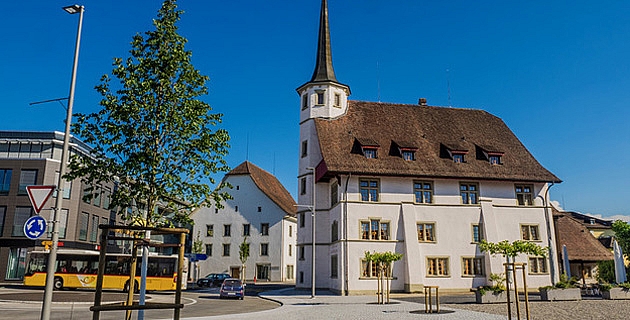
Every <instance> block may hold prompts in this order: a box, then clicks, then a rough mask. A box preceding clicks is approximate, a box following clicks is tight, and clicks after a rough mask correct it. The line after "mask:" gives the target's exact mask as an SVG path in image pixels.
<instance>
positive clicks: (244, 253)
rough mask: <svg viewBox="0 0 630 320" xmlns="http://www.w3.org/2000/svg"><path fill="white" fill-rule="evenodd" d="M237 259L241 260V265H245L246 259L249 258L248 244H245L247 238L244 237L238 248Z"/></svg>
mask: <svg viewBox="0 0 630 320" xmlns="http://www.w3.org/2000/svg"><path fill="white" fill-rule="evenodd" d="M238 258H239V259H240V260H241V263H242V264H245V262H247V258H249V243H248V242H247V237H244V238H243V242H241V244H240V245H239V246H238Z"/></svg>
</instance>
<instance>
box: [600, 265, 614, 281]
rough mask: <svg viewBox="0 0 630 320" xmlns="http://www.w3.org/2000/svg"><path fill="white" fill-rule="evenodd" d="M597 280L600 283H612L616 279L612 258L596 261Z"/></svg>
mask: <svg viewBox="0 0 630 320" xmlns="http://www.w3.org/2000/svg"><path fill="white" fill-rule="evenodd" d="M597 281H599V282H600V283H614V282H615V281H616V278H615V262H614V261H613V260H604V261H598V262H597Z"/></svg>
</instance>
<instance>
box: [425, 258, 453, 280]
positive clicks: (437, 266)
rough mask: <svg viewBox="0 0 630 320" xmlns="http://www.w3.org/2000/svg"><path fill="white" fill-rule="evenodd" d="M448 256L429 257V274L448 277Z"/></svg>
mask: <svg viewBox="0 0 630 320" xmlns="http://www.w3.org/2000/svg"><path fill="white" fill-rule="evenodd" d="M449 275H450V272H449V264H448V258H427V276H432V277H448V276H449Z"/></svg>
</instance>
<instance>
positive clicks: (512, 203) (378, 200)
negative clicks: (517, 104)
mask: <svg viewBox="0 0 630 320" xmlns="http://www.w3.org/2000/svg"><path fill="white" fill-rule="evenodd" d="M297 92H298V94H299V95H300V104H301V105H300V156H299V173H298V179H299V183H298V188H299V190H298V203H299V204H300V206H298V240H297V245H298V250H297V251H298V260H297V274H296V286H297V287H298V288H310V287H311V281H312V278H311V275H312V269H311V264H312V259H311V256H312V249H313V240H312V233H311V230H312V221H313V218H312V217H311V214H310V209H309V207H308V206H309V205H311V204H312V202H313V200H312V199H313V192H314V191H315V198H316V214H315V216H316V219H315V220H316V232H315V238H316V240H315V248H316V258H315V263H316V267H315V270H316V273H315V274H316V277H315V280H316V287H317V288H326V289H330V290H332V291H335V292H338V293H340V294H368V293H373V292H374V291H375V290H376V287H377V285H376V278H375V277H376V272H375V268H374V266H372V265H370V264H369V263H367V262H366V261H364V260H363V257H364V254H365V252H366V251H371V252H374V251H377V252H384V251H392V252H398V253H402V254H404V257H403V259H402V260H401V261H398V262H396V263H394V267H393V276H394V278H393V280H392V290H393V291H405V292H413V291H419V290H421V289H422V287H423V286H425V285H437V286H440V290H443V289H469V288H473V287H477V286H480V285H485V284H486V283H487V281H488V280H487V279H488V277H489V275H490V274H491V273H502V272H503V270H504V269H503V262H504V259H503V258H502V257H500V256H499V257H490V256H489V255H488V254H484V253H482V252H480V250H479V247H478V243H479V241H480V240H482V239H486V240H488V241H491V242H498V241H502V240H509V241H514V240H518V239H522V240H526V241H533V242H535V243H537V244H539V245H541V246H543V247H547V246H549V247H551V248H554V247H555V245H554V243H555V239H554V237H555V236H554V232H553V219H552V216H551V210H549V209H548V208H546V204H548V203H549V201H548V199H547V195H548V190H549V187H550V185H552V184H553V183H559V182H561V180H560V179H559V178H558V177H556V176H555V175H554V174H553V173H551V172H549V171H548V170H546V169H545V168H544V167H543V166H542V165H540V164H539V163H538V162H537V161H536V159H535V158H534V157H533V156H532V155H531V153H530V152H529V151H528V150H527V149H526V148H525V146H523V144H522V143H521V142H520V141H519V140H518V138H517V137H516V136H515V135H514V133H512V131H511V130H510V129H509V128H508V127H507V126H506V125H505V123H504V122H503V121H502V120H501V119H499V118H498V117H496V116H494V115H491V114H489V113H487V112H485V111H482V110H473V109H461V108H444V107H433V106H428V105H427V103H426V99H420V100H419V103H418V105H405V104H394V103H380V102H362V101H351V100H348V96H349V95H350V88H349V86H347V85H345V84H341V83H340V82H338V81H337V79H336V77H335V74H334V71H333V67H332V56H331V47H330V32H329V28H328V8H327V1H326V0H323V1H322V7H321V13H320V28H319V40H318V47H317V62H316V66H315V72H314V74H313V77H312V78H311V80H310V81H309V82H307V83H305V84H304V85H302V86H300V87H299V88H298V89H297ZM313 168H314V169H313ZM313 179H315V184H314V183H313ZM313 185H315V187H313ZM313 189H315V190H313ZM549 256H550V258H549V257H548V258H545V257H535V256H525V255H522V256H519V257H517V259H516V261H518V262H525V263H527V268H528V276H527V277H528V278H527V284H528V286H529V287H530V288H537V287H539V286H544V285H549V284H551V283H552V281H553V279H557V277H558V276H557V271H556V270H558V264H557V261H556V260H557V259H556V256H555V255H554V254H553V253H552V254H551V255H549Z"/></svg>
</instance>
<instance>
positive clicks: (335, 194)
mask: <svg viewBox="0 0 630 320" xmlns="http://www.w3.org/2000/svg"><path fill="white" fill-rule="evenodd" d="M338 202H339V185H338V184H337V181H333V183H332V184H331V185H330V206H331V207H334V206H335V205H336V204H337V203H338Z"/></svg>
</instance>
